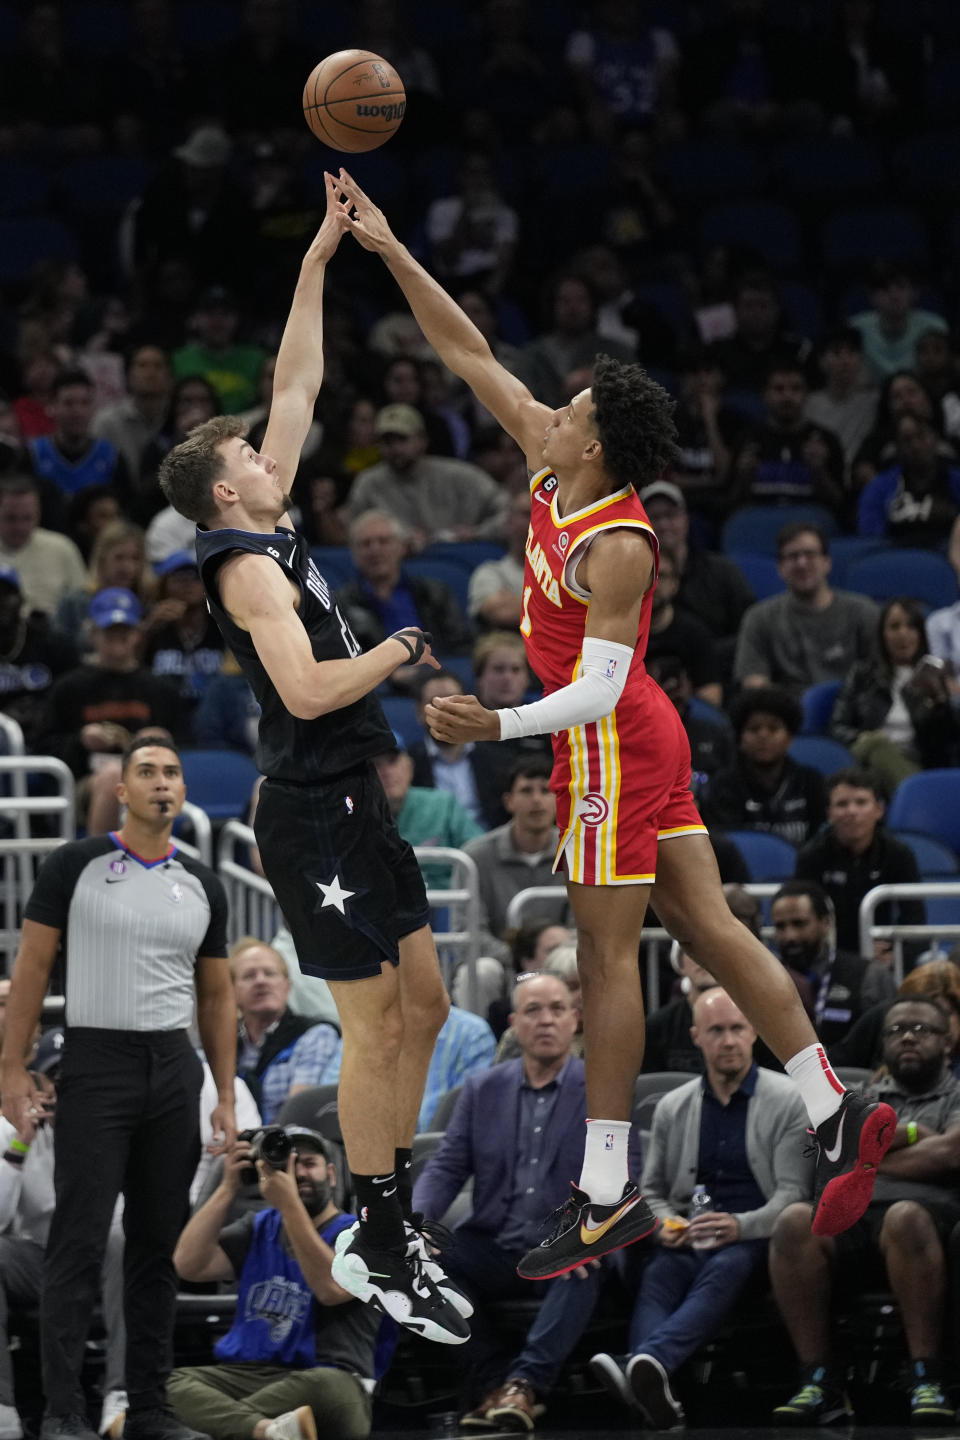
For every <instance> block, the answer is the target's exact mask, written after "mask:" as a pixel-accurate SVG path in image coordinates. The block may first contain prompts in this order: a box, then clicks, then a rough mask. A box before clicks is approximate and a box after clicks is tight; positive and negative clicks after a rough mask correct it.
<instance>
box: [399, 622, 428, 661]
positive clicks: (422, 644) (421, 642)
mask: <svg viewBox="0 0 960 1440" xmlns="http://www.w3.org/2000/svg"><path fill="white" fill-rule="evenodd" d="M390 639H391V640H399V641H400V643H401V645H405V646H406V647H407V654H408V655H409V656H410V661H411V663H412V664H413V665H416V664H417V662H418V661H419V660H422V659H423V652H424V650H426V648H427V646H428V645H429V644H430V636H429V635H428V634H427V632H426V631H425V630H414V629H409V630H395V631H394V633H393V634H392V635H391V636H390Z"/></svg>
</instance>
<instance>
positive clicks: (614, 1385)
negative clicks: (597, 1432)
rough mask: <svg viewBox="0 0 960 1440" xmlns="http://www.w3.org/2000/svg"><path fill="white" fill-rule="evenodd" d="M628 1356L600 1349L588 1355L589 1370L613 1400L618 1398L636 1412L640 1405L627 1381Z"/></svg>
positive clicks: (622, 1403)
mask: <svg viewBox="0 0 960 1440" xmlns="http://www.w3.org/2000/svg"><path fill="white" fill-rule="evenodd" d="M628 1358H629V1357H628V1356H626V1355H608V1354H607V1352H606V1351H605V1350H600V1351H598V1352H597V1354H596V1355H591V1356H590V1370H591V1373H592V1374H593V1375H594V1376H595V1377H596V1379H597V1380H599V1381H600V1384H601V1385H602V1386H603V1388H604V1389H605V1390H606V1391H607V1393H608V1394H609V1395H612V1396H613V1398H614V1400H619V1401H620V1404H621V1405H626V1407H627V1409H628V1410H633V1411H634V1413H636V1412H637V1411H639V1409H640V1406H639V1405H638V1404H637V1400H636V1396H635V1395H634V1393H633V1391H632V1390H631V1389H630V1386H629V1385H628V1383H627V1374H626V1368H627V1360H628Z"/></svg>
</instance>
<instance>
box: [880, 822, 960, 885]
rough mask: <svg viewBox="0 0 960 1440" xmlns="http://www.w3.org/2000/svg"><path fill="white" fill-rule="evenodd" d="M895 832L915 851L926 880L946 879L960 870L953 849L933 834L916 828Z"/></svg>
mask: <svg viewBox="0 0 960 1440" xmlns="http://www.w3.org/2000/svg"><path fill="white" fill-rule="evenodd" d="M894 833H895V834H896V837H897V839H898V840H902V841H903V843H904V845H909V847H910V849H911V850H912V851H913V856H914V859H915V860H916V862H917V868H918V869H919V871H920V874H921V875H922V876H923V878H924V880H946V879H949V877H950V876H952V875H956V874H957V872H958V871H960V863H958V861H957V857H956V855H954V853H953V851H952V850H950V849H949V848H948V847H947V846H946V845H943V844H942V843H941V842H940V841H939V840H934V838H933V836H932V835H921V834H918V833H917V832H916V831H915V830H897V831H895V832H894Z"/></svg>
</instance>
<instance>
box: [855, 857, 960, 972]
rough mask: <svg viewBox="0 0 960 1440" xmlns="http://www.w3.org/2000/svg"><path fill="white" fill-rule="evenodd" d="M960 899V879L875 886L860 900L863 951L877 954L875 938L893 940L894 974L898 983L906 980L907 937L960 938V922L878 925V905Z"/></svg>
mask: <svg viewBox="0 0 960 1440" xmlns="http://www.w3.org/2000/svg"><path fill="white" fill-rule="evenodd" d="M941 899H953V900H960V880H920V881H917V880H912V881H903V882H902V883H901V884H899V885H874V887H873V889H872V890H868V891H867V893H866V895H864V897H863V899H862V900H861V901H860V910H859V914H858V923H859V926H860V954H861V955H867V956H870V955H872V954H873V942H874V940H892V941H893V973H894V976H895V978H896V981H897V985H899V984H900V982H901V981H902V979H903V970H904V966H903V942H904V940H930V941H932V940H936V939H939V938H945V939H946V938H949V939H953V940H956V939H960V922H953V923H951V922H949V921H932V922H931V921H929V920H928V921H926V923H925V924H923V925H903V924H892V925H878V924H877V923H876V920H875V919H874V916H875V915H876V913H877V906H878V905H882V904H883V903H884V902H885V901H888V900H941Z"/></svg>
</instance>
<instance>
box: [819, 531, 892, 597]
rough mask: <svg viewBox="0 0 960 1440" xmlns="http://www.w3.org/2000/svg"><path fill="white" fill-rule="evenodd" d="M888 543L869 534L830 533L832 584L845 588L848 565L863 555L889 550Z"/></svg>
mask: <svg viewBox="0 0 960 1440" xmlns="http://www.w3.org/2000/svg"><path fill="white" fill-rule="evenodd" d="M889 549H890V544H889V542H888V541H886V540H876V539H874V538H872V537H871V536H869V535H832V536H831V537H830V559H831V560H832V561H833V564H832V566H831V568H830V580H831V583H832V584H834V585H839V586H842V587H843V588H844V589H846V588H847V575H848V574H849V573H850V566H851V565H853V564H854V563H855V562H856V561H857V560H862V559H863V557H864V555H876V554H877V553H878V552H879V551H881V550H889Z"/></svg>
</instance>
